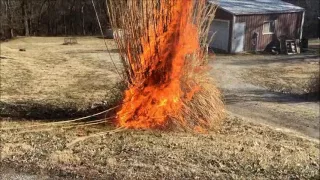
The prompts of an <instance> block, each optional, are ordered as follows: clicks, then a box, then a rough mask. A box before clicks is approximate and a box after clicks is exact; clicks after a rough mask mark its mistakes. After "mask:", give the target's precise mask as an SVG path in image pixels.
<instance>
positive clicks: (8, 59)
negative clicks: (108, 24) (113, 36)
mask: <svg viewBox="0 0 320 180" xmlns="http://www.w3.org/2000/svg"><path fill="white" fill-rule="evenodd" d="M107 41H108V44H109V46H110V48H111V52H113V53H112V57H113V59H114V61H115V63H116V65H117V67H118V68H121V64H120V62H119V57H118V55H117V50H116V49H115V46H114V44H113V43H112V41H110V40H107ZM63 42H64V38H62V37H61V38H55V37H54V38H41V37H31V38H18V39H15V40H12V41H10V42H6V43H2V44H1V80H2V81H1V89H2V94H1V103H2V104H1V105H2V106H3V107H4V108H2V111H1V114H2V115H7V114H9V115H11V116H12V115H16V113H17V112H19V114H21V115H22V116H30V117H31V118H39V117H41V116H42V118H49V117H52V118H55V117H59V113H62V115H61V116H62V117H63V116H65V113H63V112H64V111H65V112H70V113H76V112H77V111H85V110H86V109H92V108H94V107H95V106H99V105H108V104H112V102H109V101H112V98H111V97H110V94H112V93H111V92H110V91H111V90H112V89H113V88H114V87H115V85H116V83H117V82H118V80H119V79H120V78H119V76H118V74H117V73H116V70H115V67H114V66H113V63H112V61H111V60H110V58H109V55H108V54H107V53H106V51H105V49H106V48H105V46H104V43H103V40H102V39H98V38H90V37H88V38H79V39H78V43H79V44H76V45H62V44H63ZM20 48H24V49H26V51H25V52H24V51H19V49H20ZM32 109H36V110H37V111H38V112H41V113H40V114H39V115H38V114H37V113H36V112H34V113H30V111H32ZM28 111H29V114H28ZM51 112H53V113H51ZM19 114H17V115H18V116H19ZM45 114H47V117H43V116H44V115H45Z"/></svg>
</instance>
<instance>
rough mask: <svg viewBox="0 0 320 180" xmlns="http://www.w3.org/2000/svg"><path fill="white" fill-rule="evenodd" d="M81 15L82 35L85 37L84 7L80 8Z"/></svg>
mask: <svg viewBox="0 0 320 180" xmlns="http://www.w3.org/2000/svg"><path fill="white" fill-rule="evenodd" d="M81 13H82V33H83V35H84V36H85V35H86V29H85V25H84V5H83V6H82V8H81Z"/></svg>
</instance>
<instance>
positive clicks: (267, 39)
mask: <svg viewBox="0 0 320 180" xmlns="http://www.w3.org/2000/svg"><path fill="white" fill-rule="evenodd" d="M302 13H303V12H299V13H286V14H265V15H241V16H237V17H236V22H245V23H246V33H245V42H244V43H245V44H244V51H253V50H254V49H253V48H254V47H253V45H252V36H253V34H254V33H255V32H258V33H259V40H258V41H259V45H258V50H259V51H263V50H265V48H266V47H267V45H268V44H269V43H271V42H272V40H273V39H274V38H279V37H280V36H286V37H287V38H292V39H299V37H300V34H299V33H300V27H301V21H302ZM270 20H276V30H275V34H262V31H263V22H265V21H270Z"/></svg>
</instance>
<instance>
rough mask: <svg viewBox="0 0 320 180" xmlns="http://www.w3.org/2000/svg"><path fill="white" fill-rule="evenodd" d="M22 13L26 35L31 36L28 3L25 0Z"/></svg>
mask: <svg viewBox="0 0 320 180" xmlns="http://www.w3.org/2000/svg"><path fill="white" fill-rule="evenodd" d="M22 14H23V23H24V31H25V36H30V29H29V18H28V11H27V3H26V1H25V0H24V1H23V4H22Z"/></svg>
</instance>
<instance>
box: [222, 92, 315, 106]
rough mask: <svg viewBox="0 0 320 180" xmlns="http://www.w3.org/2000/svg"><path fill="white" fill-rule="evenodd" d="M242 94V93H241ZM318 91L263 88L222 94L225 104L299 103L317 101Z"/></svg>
mask: <svg viewBox="0 0 320 180" xmlns="http://www.w3.org/2000/svg"><path fill="white" fill-rule="evenodd" d="M241 94H243V93H241ZM319 98H320V96H319V93H305V94H293V93H282V92H270V91H264V90H251V91H247V92H246V93H245V95H239V96H238V95H236V94H228V93H226V95H225V96H224V100H225V103H226V104H227V105H230V104H235V103H241V102H249V101H250V102H254V101H260V102H278V103H301V102H319Z"/></svg>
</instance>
